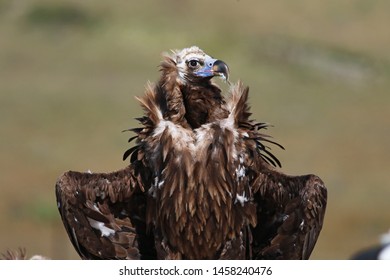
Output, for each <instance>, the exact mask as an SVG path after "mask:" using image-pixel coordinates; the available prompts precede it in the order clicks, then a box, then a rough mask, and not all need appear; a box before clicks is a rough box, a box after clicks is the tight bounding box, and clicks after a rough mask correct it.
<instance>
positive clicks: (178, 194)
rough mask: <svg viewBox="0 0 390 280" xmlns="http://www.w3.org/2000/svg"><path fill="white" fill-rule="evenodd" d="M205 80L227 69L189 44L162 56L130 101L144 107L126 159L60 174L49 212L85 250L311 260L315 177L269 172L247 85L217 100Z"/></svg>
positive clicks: (321, 192) (134, 255)
mask: <svg viewBox="0 0 390 280" xmlns="http://www.w3.org/2000/svg"><path fill="white" fill-rule="evenodd" d="M214 76H219V77H222V78H223V79H225V80H227V79H228V77H229V68H228V66H227V65H226V64H225V63H224V62H222V61H221V60H217V59H214V58H212V57H210V56H209V55H207V54H205V53H204V52H203V51H202V50H200V49H199V48H198V47H191V48H186V49H183V50H180V51H174V52H173V53H172V54H171V55H166V56H164V60H163V62H162V63H161V78H160V80H159V81H158V82H157V83H156V84H155V85H152V84H148V86H147V87H146V90H145V94H144V96H142V97H140V98H138V100H139V102H140V104H141V106H142V107H143V109H144V112H145V115H144V116H143V117H141V118H138V120H139V121H140V124H141V126H140V127H139V128H136V129H131V130H132V131H133V132H135V133H136V137H132V138H130V140H129V141H133V140H135V141H136V143H135V146H134V147H132V148H130V149H129V150H128V151H126V152H125V154H124V159H126V158H127V157H130V164H129V166H128V167H126V168H125V169H123V170H120V171H116V172H112V173H98V174H89V173H79V172H66V173H65V174H64V175H62V176H61V177H60V178H59V179H58V181H57V184H56V195H57V202H58V208H59V211H60V214H61V217H62V220H63V222H64V225H65V228H66V230H67V232H68V235H69V237H70V239H71V241H72V243H73V245H74V247H75V249H76V250H77V252H78V253H79V254H80V256H81V257H82V258H84V259H307V258H309V256H310V254H311V252H312V250H313V248H314V245H315V243H316V241H317V238H318V235H319V233H320V231H321V228H322V224H323V219H324V214H325V208H326V196H327V192H326V188H325V186H324V184H323V182H322V181H321V179H320V178H318V177H317V176H315V175H305V176H288V175H285V174H283V173H281V172H280V171H279V170H278V169H276V168H275V167H274V166H280V162H279V160H278V159H277V158H276V157H275V156H274V155H273V154H272V153H271V151H270V150H269V148H268V147H267V145H266V144H265V143H271V144H276V145H278V144H277V143H275V142H274V141H272V140H270V138H269V136H268V135H265V134H263V133H262V132H260V131H261V130H262V129H265V128H267V124H264V123H258V122H256V121H254V120H251V119H250V116H251V113H250V111H249V106H248V104H247V100H248V94H249V89H248V87H245V86H243V85H242V83H240V82H239V83H237V84H235V85H232V86H231V89H230V92H229V93H227V94H226V95H225V96H224V95H222V93H221V90H220V88H219V87H218V86H217V85H215V84H214V83H212V80H211V78H212V77H214ZM278 146H280V145H278ZM280 147H281V146H280Z"/></svg>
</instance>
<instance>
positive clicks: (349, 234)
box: [0, 0, 390, 259]
mask: <svg viewBox="0 0 390 280" xmlns="http://www.w3.org/2000/svg"><path fill="white" fill-rule="evenodd" d="M389 11H390V2H389V1H384V0H373V1H371V0H343V1H309V0H297V1H287V0H285V1H255V0H237V1H222V0H218V1H175V0H170V1H164V2H157V1H154V2H152V1H90V0H87V1H55V2H53V1H43V0H41V1H39V0H31V1H11V0H0V139H1V140H0V154H1V157H0V190H1V193H2V195H1V198H0V227H1V228H2V229H3V231H2V234H1V238H0V252H2V251H4V250H6V249H7V248H17V247H18V246H25V247H27V250H28V252H29V253H39V254H44V255H47V256H50V257H51V258H54V259H70V258H77V256H76V254H75V253H74V250H73V248H72V247H71V244H70V242H69V241H68V238H67V237H66V236H65V232H64V229H63V227H62V224H61V221H60V217H59V215H58V213H57V209H56V203H55V197H54V184H55V181H56V178H57V177H58V176H59V175H60V174H61V173H62V172H64V171H66V170H69V169H72V170H79V171H83V170H88V169H90V170H92V171H96V172H98V171H112V170H116V169H119V168H122V167H123V166H125V164H126V162H123V161H122V159H121V158H122V154H123V152H124V151H125V150H126V149H127V147H128V146H127V145H128V144H127V139H128V137H129V134H126V133H121V131H122V130H123V129H126V128H129V127H132V126H134V125H135V124H136V123H135V121H134V120H133V118H134V117H137V116H139V115H140V114H141V110H140V108H139V106H138V104H137V102H136V101H135V98H134V96H136V95H141V94H142V93H143V90H144V85H145V83H146V82H147V81H148V80H150V81H155V80H156V79H157V78H158V75H159V73H158V67H157V66H158V64H159V61H160V60H161V53H162V52H164V51H169V50H170V49H176V48H183V47H187V46H191V45H198V46H199V47H201V48H202V49H204V50H205V51H206V52H207V53H209V54H211V55H212V56H214V57H216V58H219V59H222V60H224V61H225V62H227V63H228V64H229V66H230V69H231V80H232V81H233V82H235V81H237V80H238V79H241V80H242V81H243V82H244V83H245V84H247V85H249V86H250V100H251V105H252V111H253V112H254V116H255V117H256V118H257V119H258V120H261V121H266V122H269V123H272V124H273V125H274V127H273V128H272V129H271V130H270V131H269V133H271V134H272V135H273V136H274V138H275V139H276V140H277V141H278V142H280V143H281V144H282V145H284V146H285V147H286V150H285V151H282V150H276V149H275V150H274V152H275V154H277V156H278V157H279V158H280V160H281V161H282V164H283V170H284V171H285V172H286V173H289V174H304V173H315V174H317V175H319V176H320V177H321V178H322V179H323V180H324V181H325V183H326V185H327V187H328V189H329V203H328V210H327V215H326V221H325V225H324V229H323V232H322V234H321V236H320V239H319V241H318V245H317V247H316V248H315V251H314V253H313V256H312V258H313V259H346V258H349V257H350V256H351V254H352V253H354V252H355V251H356V250H358V249H360V248H361V247H364V246H368V245H370V244H373V243H376V242H377V239H378V236H379V234H381V233H383V232H384V231H387V230H388V228H389V227H390V222H389V221H390V211H389V208H390V206H389V203H388V199H389V197H390V186H389V184H390V183H389V182H390V173H389V170H388V166H390V148H389V145H388V143H390V113H389V104H390V96H389V92H390V79H389V77H390V53H389V47H390V36H388V35H389V32H388V26H390V18H389ZM4 229H6V230H4Z"/></svg>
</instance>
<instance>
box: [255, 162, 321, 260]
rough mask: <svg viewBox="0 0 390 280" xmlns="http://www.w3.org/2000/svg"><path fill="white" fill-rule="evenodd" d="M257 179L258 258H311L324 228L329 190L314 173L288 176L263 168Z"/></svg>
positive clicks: (256, 240) (256, 241) (256, 233)
mask: <svg viewBox="0 0 390 280" xmlns="http://www.w3.org/2000/svg"><path fill="white" fill-rule="evenodd" d="M262 169H263V170H260V172H259V174H258V177H257V178H256V179H255V180H254V183H253V189H254V200H255V202H256V204H257V220H258V224H257V225H256V227H254V228H253V229H252V234H253V248H252V249H253V254H254V256H253V257H254V258H256V259H308V258H309V257H310V254H311V253H312V251H313V248H314V245H315V244H316V241H317V239H318V236H319V233H320V231H321V228H322V225H323V220H324V215H325V210H326V200H327V190H326V188H325V185H324V183H323V182H322V180H321V179H320V178H319V177H317V176H315V175H304V176H288V175H285V174H283V173H281V172H278V171H277V170H275V169H267V170H264V169H265V168H264V167H263V168H262Z"/></svg>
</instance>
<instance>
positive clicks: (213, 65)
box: [195, 58, 229, 82]
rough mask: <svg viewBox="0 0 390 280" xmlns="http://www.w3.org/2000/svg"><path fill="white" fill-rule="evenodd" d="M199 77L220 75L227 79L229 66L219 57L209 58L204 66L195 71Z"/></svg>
mask: <svg viewBox="0 0 390 280" xmlns="http://www.w3.org/2000/svg"><path fill="white" fill-rule="evenodd" d="M195 74H196V75H197V76H199V77H214V76H219V77H221V78H223V79H224V80H225V82H226V81H228V79H229V67H228V66H227V64H226V63H225V62H223V61H222V60H218V59H212V58H210V59H207V60H206V61H205V64H204V66H203V67H202V68H200V69H199V70H198V71H196V72H195Z"/></svg>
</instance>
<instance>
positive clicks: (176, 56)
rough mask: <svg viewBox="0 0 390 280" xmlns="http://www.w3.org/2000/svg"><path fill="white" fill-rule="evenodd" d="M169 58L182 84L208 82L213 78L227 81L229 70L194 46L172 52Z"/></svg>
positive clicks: (223, 64) (222, 63) (221, 62)
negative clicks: (174, 65)
mask: <svg viewBox="0 0 390 280" xmlns="http://www.w3.org/2000/svg"><path fill="white" fill-rule="evenodd" d="M171 58H172V59H173V61H174V62H175V64H176V68H177V71H178V75H179V78H180V79H181V81H182V82H183V83H184V84H188V83H198V82H201V81H202V80H210V79H211V78H212V77H215V76H219V77H221V78H222V79H223V80H225V81H228V78H229V68H228V66H227V65H226V63H225V62H223V61H221V60H218V59H215V58H212V57H211V56H209V55H207V54H206V53H204V52H203V51H202V50H201V49H199V48H198V47H196V46H193V47H190V48H185V49H182V50H177V51H174V53H173V55H172V56H171Z"/></svg>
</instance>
